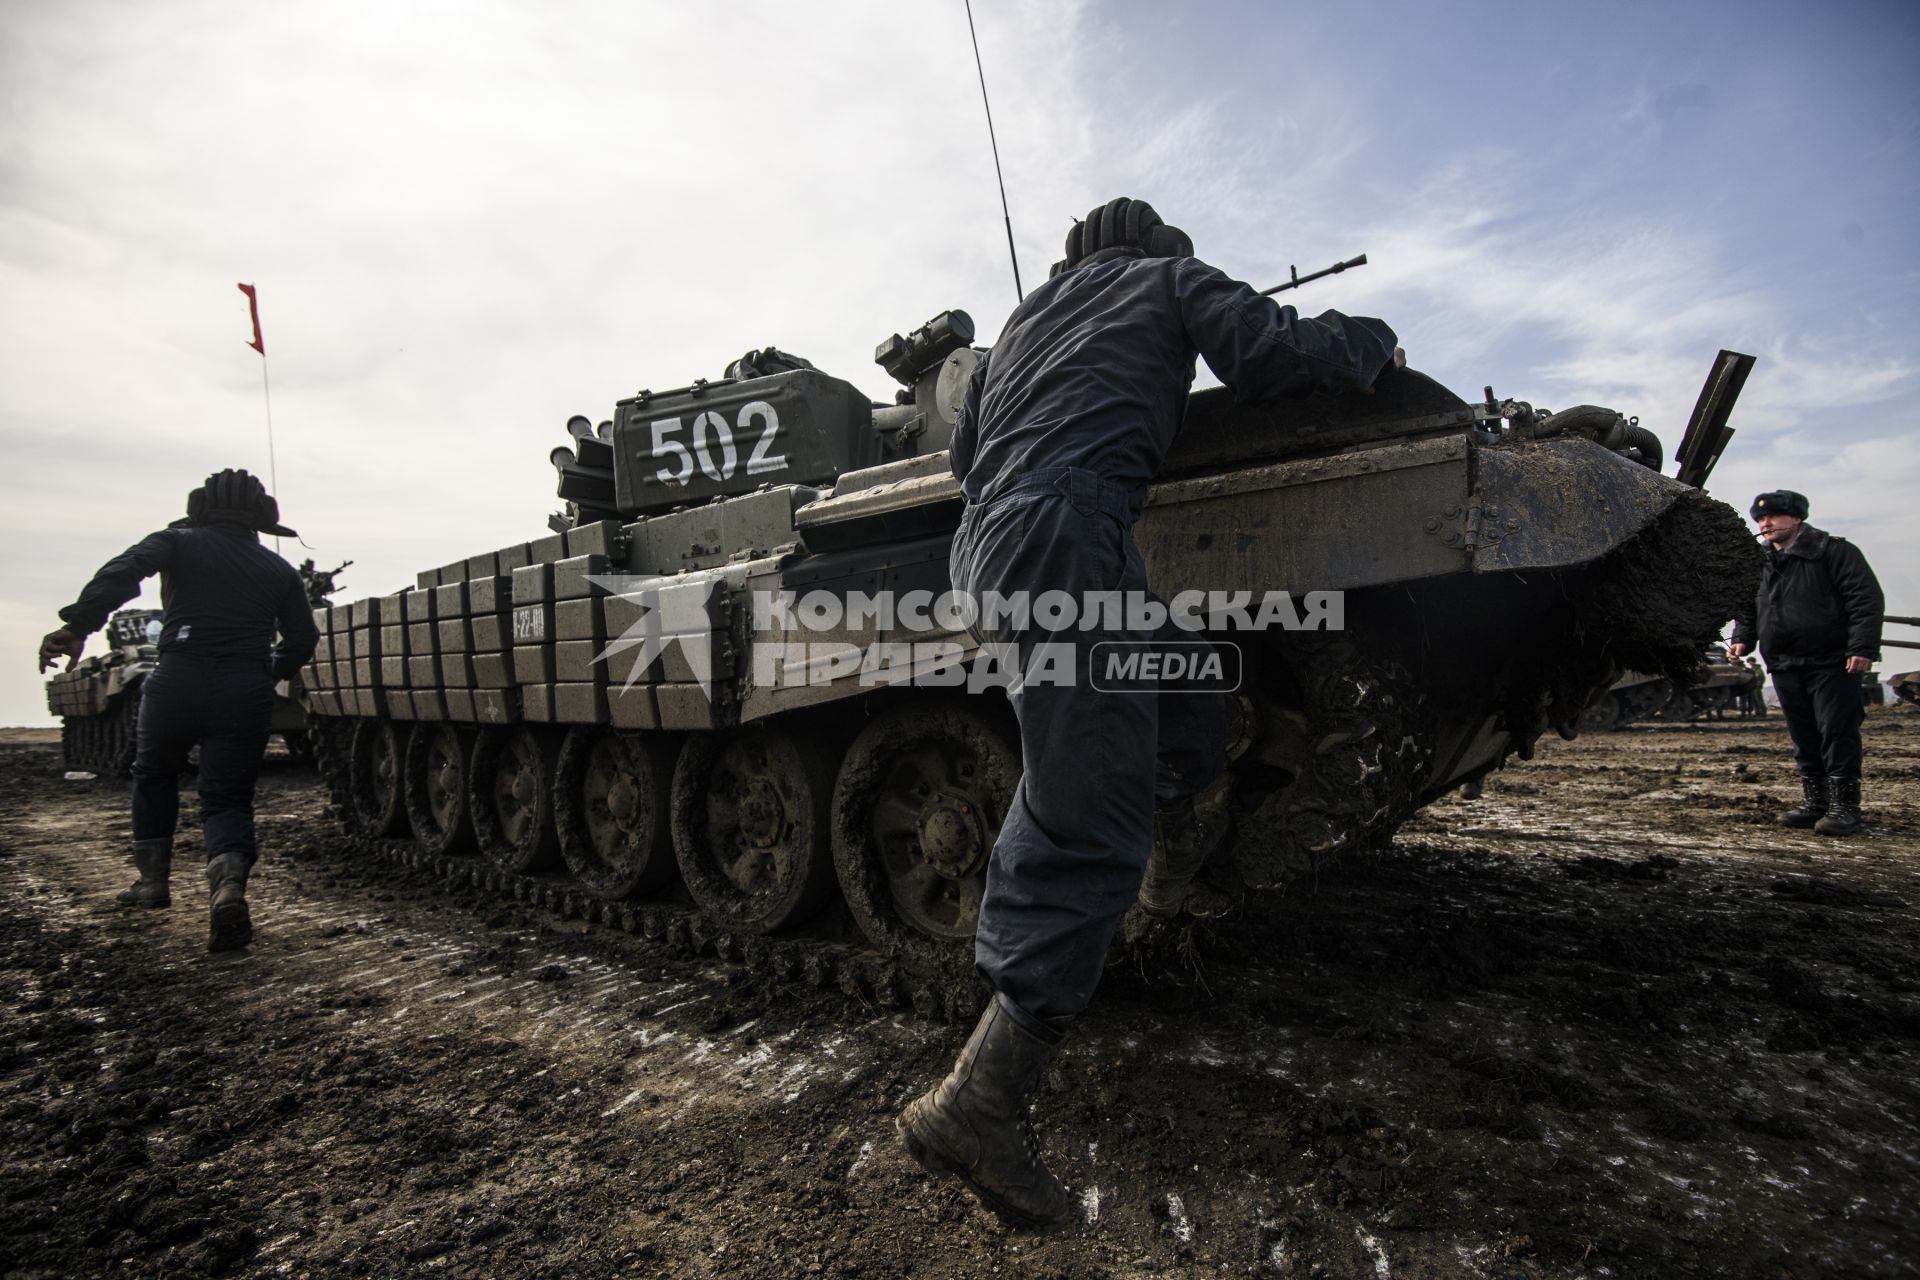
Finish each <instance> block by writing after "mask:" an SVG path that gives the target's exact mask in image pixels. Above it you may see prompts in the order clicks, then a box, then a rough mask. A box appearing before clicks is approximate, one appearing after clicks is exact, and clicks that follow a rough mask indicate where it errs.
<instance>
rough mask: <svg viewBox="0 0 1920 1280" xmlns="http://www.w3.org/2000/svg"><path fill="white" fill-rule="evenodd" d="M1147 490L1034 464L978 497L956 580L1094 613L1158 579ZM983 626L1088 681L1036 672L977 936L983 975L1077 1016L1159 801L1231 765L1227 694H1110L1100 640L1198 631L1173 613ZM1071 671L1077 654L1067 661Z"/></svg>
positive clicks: (1133, 890) (1032, 1004)
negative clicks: (1146, 627)
mask: <svg viewBox="0 0 1920 1280" xmlns="http://www.w3.org/2000/svg"><path fill="white" fill-rule="evenodd" d="M1143 498H1144V495H1143V494H1141V493H1130V492H1128V491H1127V490H1126V489H1124V488H1122V487H1120V486H1117V485H1114V484H1112V483H1110V482H1108V481H1105V480H1103V479H1101V478H1100V477H1099V476H1097V475H1095V474H1094V473H1093V472H1091V471H1085V470H1081V469H1079V468H1070V467H1057V468H1047V469H1042V470H1038V471H1034V472H1031V473H1029V474H1027V475H1025V476H1022V477H1020V478H1019V479H1017V480H1015V481H1014V482H1012V483H1011V484H1008V485H1005V486H1002V487H1001V488H1000V489H999V490H998V491H997V492H995V493H993V494H991V495H989V496H987V497H986V499H985V500H984V501H982V502H978V503H970V504H968V506H967V508H966V510H965V512H964V513H963V514H962V516H961V521H960V527H959V529H958V531H957V532H956V533H955V535H954V542H953V552H952V560H951V569H952V574H953V582H954V586H955V587H956V588H957V589H958V590H959V591H961V592H962V593H963V594H965V595H967V596H970V597H972V598H973V599H974V600H975V601H976V602H977V601H979V600H981V599H982V598H983V597H984V596H985V595H986V593H989V592H993V593H998V594H1000V595H1001V596H1003V597H1012V596H1013V595H1014V594H1015V593H1026V594H1027V596H1028V598H1029V599H1032V598H1035V597H1037V596H1039V595H1040V594H1041V593H1042V592H1047V591H1065V592H1067V593H1069V594H1070V595H1071V596H1072V597H1073V598H1074V602H1075V604H1076V606H1077V607H1078V608H1079V609H1080V610H1081V611H1083V612H1084V610H1085V608H1086V597H1087V596H1088V595H1089V594H1090V593H1095V592H1114V591H1119V592H1128V593H1130V592H1140V593H1142V594H1143V595H1144V593H1145V592H1146V590H1147V579H1146V566H1145V564H1144V563H1143V562H1142V560H1141V558H1140V553H1139V551H1138V549H1137V548H1135V546H1134V544H1133V536H1132V530H1133V524H1134V521H1135V520H1137V519H1138V518H1139V515H1140V510H1141V506H1142V503H1143ZM992 621H993V620H992V619H985V620H983V623H982V625H981V626H980V627H978V628H977V629H976V635H977V636H978V638H979V639H980V640H981V641H982V642H984V643H988V644H1003V645H1010V646H1013V647H1014V648H1015V649H1016V651H1017V652H1018V654H1019V658H1020V663H1021V668H1022V670H1023V671H1026V670H1031V669H1032V665H1033V660H1034V657H1035V654H1036V651H1037V649H1038V648H1039V646H1040V645H1043V644H1053V645H1056V646H1062V647H1064V649H1065V650H1067V651H1068V652H1067V653H1066V654H1062V653H1061V652H1060V650H1058V649H1056V650H1055V651H1054V655H1053V656H1063V657H1064V656H1070V657H1071V659H1072V662H1071V667H1072V682H1071V683H1065V682H1061V683H1052V682H1038V681H1036V682H1033V683H1020V684H1019V685H1018V686H1017V687H1016V688H1015V689H1014V690H1013V691H1012V694H1011V700H1012V703H1013V709H1014V714H1015V715H1016V716H1017V717H1018V718H1019V721H1020V751H1021V758H1022V761H1023V772H1022V774H1021V778H1020V784H1019V787H1018V789H1017V791H1016V793H1015V796H1014V801H1013V807H1012V810H1011V812H1009V813H1008V815H1007V820H1006V823H1005V824H1004V825H1003V826H1002V828H1001V830H1000V837H999V840H998V841H997V842H996V843H995V845H994V849H993V855H992V859H991V861H990V862H989V864H988V867H987V888H986V895H985V897H984V899H983V900H982V902H981V905H980V920H979V926H978V929H977V931H976V933H975V935H974V960H975V963H976V965H977V966H978V968H979V970H980V972H981V974H982V976H983V977H985V978H986V980H987V981H988V982H989V983H990V984H991V985H992V986H993V988H994V989H995V990H996V991H999V992H1001V993H1003V994H1005V995H1006V996H1008V997H1009V998H1010V999H1012V1000H1013V1001H1014V1002H1015V1003H1016V1004H1018V1005H1019V1006H1020V1007H1021V1008H1022V1009H1024V1010H1026V1011H1027V1012H1029V1013H1031V1014H1033V1015H1035V1016H1036V1017H1040V1018H1061V1017H1070V1016H1072V1015H1075V1014H1078V1013H1080V1012H1081V1011H1082V1010H1084V1009H1085V1008H1086V1007H1087V1004H1088V1002H1089V1001H1090V1000H1091V999H1092V998H1093V990H1094V987H1095V986H1096V985H1097V984H1098V983H1099V980H1100V974H1101V971H1102V969H1103V968H1104V966H1105V962H1106V954H1107V947H1108V945H1109V944H1110V943H1111V941H1112V939H1113V934H1114V931H1115V929H1116V928H1117V927H1118V926H1119V923H1120V919H1121V917H1122V916H1123V915H1125V913H1126V910H1127V908H1128V907H1129V906H1131V905H1132V904H1133V901H1134V899H1135V897H1136V896H1137V895H1138V893H1139V891H1140V881H1141V876H1142V874H1143V872H1144V870H1145V868H1146V863H1147V856H1148V854H1149V853H1150V852H1151V851H1152V848H1153V817H1154V805H1155V802H1156V798H1157V799H1158V800H1159V801H1160V802H1161V803H1164V802H1166V801H1169V800H1173V799H1177V798H1180V797H1183V796H1189V795H1192V794H1194V793H1196V792H1198V791H1200V790H1201V789H1203V788H1204V787H1206V786H1207V784H1209V783H1210V782H1212V781H1213V780H1214V779H1215V778H1217V777H1219V775H1220V774H1221V772H1222V771H1223V770H1224V768H1225V760H1224V758H1223V753H1224V739H1225V704H1224V700H1223V699H1222V697H1221V696H1220V694H1219V693H1218V692H1217V691H1216V692H1212V693H1192V692H1164V693H1162V692H1157V691H1155V690H1154V689H1152V688H1141V687H1134V688H1131V689H1128V690H1126V691H1111V690H1105V689H1096V688H1094V687H1092V685H1091V683H1090V676H1091V675H1092V659H1093V656H1094V654H1093V650H1094V646H1096V645H1098V644H1100V643H1101V642H1103V641H1131V642H1134V643H1151V642H1164V641H1168V640H1173V639H1185V640H1192V639H1193V638H1194V637H1192V636H1189V635H1185V634H1184V633H1182V632H1180V631H1179V630H1178V629H1177V628H1175V627H1173V625H1172V624H1171V623H1167V624H1166V625H1164V626H1163V627H1161V628H1160V629H1159V630H1158V631H1155V632H1130V631H1127V630H1125V629H1124V627H1123V628H1122V629H1119V630H1104V629H1103V630H1090V631H1089V630H1081V629H1080V628H1079V622H1078V619H1076V621H1075V623H1074V629H1073V630H1071V631H1062V632H1058V633H1055V632H1049V631H1046V630H1043V629H1041V628H1039V627H1038V626H1028V627H1026V628H1024V629H1020V630H1008V629H1004V628H999V629H989V628H988V627H987V626H986V624H987V623H990V622H992ZM1061 665H1062V666H1065V665H1067V664H1065V663H1062V664H1061Z"/></svg>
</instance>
